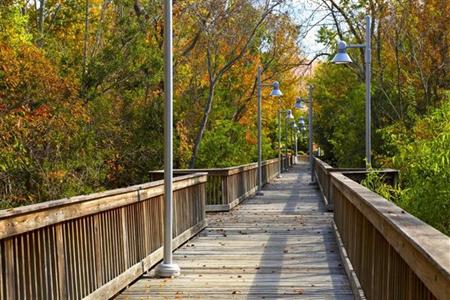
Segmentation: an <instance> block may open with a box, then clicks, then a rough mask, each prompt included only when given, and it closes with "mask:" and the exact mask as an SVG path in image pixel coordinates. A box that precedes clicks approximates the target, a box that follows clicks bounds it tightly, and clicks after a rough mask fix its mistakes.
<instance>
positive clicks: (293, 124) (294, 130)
mask: <svg viewBox="0 0 450 300" xmlns="http://www.w3.org/2000/svg"><path fill="white" fill-rule="evenodd" d="M292 130H293V133H294V143H295V144H294V154H295V157H294V164H297V156H298V145H297V144H298V142H297V135H298V126H297V123H295V122H292Z"/></svg>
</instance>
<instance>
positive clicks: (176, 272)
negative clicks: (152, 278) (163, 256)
mask: <svg viewBox="0 0 450 300" xmlns="http://www.w3.org/2000/svg"><path fill="white" fill-rule="evenodd" d="M180 274H181V270H180V267H179V266H178V265H177V264H165V263H161V264H160V265H159V266H158V268H157V269H156V276H157V277H160V278H172V277H178V276H180Z"/></svg>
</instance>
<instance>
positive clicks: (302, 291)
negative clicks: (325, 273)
mask: <svg viewBox="0 0 450 300" xmlns="http://www.w3.org/2000/svg"><path fill="white" fill-rule="evenodd" d="M294 292H296V293H297V294H299V295H303V293H304V292H305V291H304V290H303V289H295V290H294Z"/></svg>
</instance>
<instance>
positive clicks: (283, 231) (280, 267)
mask: <svg viewBox="0 0 450 300" xmlns="http://www.w3.org/2000/svg"><path fill="white" fill-rule="evenodd" d="M306 169H307V167H306V165H305V164H304V163H302V164H300V165H297V166H295V167H294V168H293V169H291V171H289V172H288V173H285V174H284V176H283V178H281V179H277V180H275V181H274V182H272V183H271V184H269V185H267V186H266V187H265V189H264V196H262V197H256V198H252V199H248V200H246V201H244V202H243V203H242V204H241V205H240V206H238V207H236V208H235V209H234V210H233V211H231V212H228V213H215V214H209V215H208V224H209V226H208V227H207V228H206V229H205V230H203V231H202V232H201V233H200V234H198V235H197V236H196V237H195V238H194V239H192V240H191V241H189V242H188V243H186V244H184V245H183V246H182V247H181V248H180V249H178V250H177V251H175V253H174V261H175V262H176V263H177V264H179V266H180V267H181V270H182V275H181V276H180V277H178V278H172V279H158V278H155V277H154V271H151V272H149V273H148V274H147V275H145V276H142V277H141V278H140V279H139V280H138V281H136V282H135V283H134V284H133V285H131V286H130V287H129V288H128V289H127V290H125V291H123V293H122V294H121V295H119V296H118V297H117V299H121V300H122V299H130V300H133V299H267V298H276V299H353V295H352V290H351V287H350V285H349V282H348V278H347V276H346V274H345V271H344V267H343V266H342V262H341V260H340V256H339V253H338V248H337V244H336V240H335V237H334V234H333V228H332V223H331V219H332V215H331V214H330V213H329V212H327V211H326V209H325V207H324V206H323V204H322V202H321V200H320V196H319V191H318V189H317V188H316V187H315V186H311V185H308V179H309V175H308V174H307V170H306Z"/></svg>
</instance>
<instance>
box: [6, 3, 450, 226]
mask: <svg viewBox="0 0 450 300" xmlns="http://www.w3.org/2000/svg"><path fill="white" fill-rule="evenodd" d="M305 2H307V4H308V5H310V6H311V7H315V8H316V9H315V10H314V11H315V12H320V13H321V15H320V17H317V18H316V19H318V20H319V21H318V22H317V23H315V22H312V21H311V22H310V23H307V24H306V23H305V24H299V22H298V21H297V17H298V12H295V9H294V8H295V7H296V5H298V3H299V1H288V0H285V1H283V0H277V1H268V0H267V1H265V0H264V1H263V0H204V1H194V0H180V1H174V21H175V22H174V25H175V28H174V31H175V32H174V37H175V40H174V42H175V49H174V51H175V57H174V60H175V61H174V64H175V82H174V84H175V85H174V86H175V91H174V92H175V98H174V101H175V103H174V105H175V111H174V120H175V149H174V151H175V153H174V154H175V167H177V168H186V167H224V166H230V165H237V164H242V163H247V162H251V161H255V160H256V150H257V149H256V70H257V67H258V65H261V66H262V67H263V82H264V83H271V82H272V81H274V80H277V81H279V82H280V83H281V89H282V91H283V93H284V97H282V98H280V99H281V102H282V107H283V108H292V106H293V102H294V100H295V99H296V97H297V96H300V95H305V94H306V90H305V89H304V87H305V86H306V84H307V83H312V84H313V85H314V86H315V88H314V99H315V102H314V103H315V106H314V113H315V117H314V128H315V132H314V134H315V136H314V138H315V142H316V144H317V146H320V148H321V149H322V150H324V151H323V153H324V159H325V160H327V161H328V162H329V163H330V164H332V165H335V166H340V167H361V166H364V164H365V163H364V72H363V69H364V65H363V63H362V62H363V52H359V50H357V49H355V50H350V52H349V53H350V55H351V56H352V58H353V60H354V62H355V63H354V64H352V65H350V66H348V67H344V66H338V65H332V64H331V63H329V60H330V59H331V57H332V56H331V55H332V54H333V53H334V52H335V44H336V40H337V39H342V40H346V41H348V42H352V43H361V42H362V41H363V40H364V15H365V14H367V13H369V14H370V15H371V16H372V17H373V26H372V28H373V32H372V45H373V48H372V55H373V72H372V79H373V80H372V87H373V89H372V97H373V108H372V109H373V154H374V167H393V168H397V169H400V171H401V178H400V183H399V186H398V187H394V188H391V189H389V191H388V193H387V194H386V196H387V197H389V198H390V199H391V200H392V201H395V202H396V203H398V204H399V205H400V206H402V207H404V208H405V209H406V210H408V211H410V212H411V213H413V214H415V215H417V216H418V217H420V218H422V219H424V220H425V221H426V222H428V223H430V224H432V225H433V226H435V227H436V228H438V229H439V230H441V231H443V232H446V233H447V234H449V233H450V91H449V84H450V78H449V69H448V65H449V37H450V31H449V23H450V22H449V13H450V4H449V2H448V1H444V0H431V1H425V2H424V1H401V0H395V1H385V0H370V1H348V0H345V1H334V0H321V1H320V0H313V1H305ZM162 3H163V2H162V1H158V0H73V1H60V0H5V1H2V2H1V3H0V177H1V180H0V197H1V198H0V207H2V208H7V207H12V206H19V205H25V204H30V203H35V202H40V201H46V200H51V199H57V198H62V197H65V196H73V195H77V194H84V193H89V192H92V191H97V190H104V189H110V188H115V187H121V186H128V185H131V184H134V183H140V182H145V181H147V180H148V171H150V170H155V169H160V168H161V167H162V164H163V161H162V157H163V125H164V124H163V111H164V107H163V69H162V63H163V53H162V47H163V45H162V43H163V29H164V28H163V19H162ZM313 13H314V12H313ZM304 14H307V13H306V12H304ZM313 27H319V28H320V29H319V30H318V34H317V40H318V42H319V43H321V44H323V45H324V47H325V50H324V51H323V52H321V53H317V57H319V55H320V58H319V59H315V58H316V56H315V55H313V57H312V58H306V55H305V54H303V53H302V46H304V41H303V40H302V39H303V37H304V36H305V34H306V33H307V32H308V31H310V30H311V28H313ZM327 54H329V55H327ZM311 60H314V63H313V65H314V68H313V72H311V73H309V72H305V68H306V67H307V65H308V64H310V62H311ZM306 73H308V76H306V75H305V74H306ZM269 93H270V88H267V89H264V90H263V100H264V101H263V111H264V117H263V127H264V128H263V158H265V159H266V158H271V157H274V156H275V155H276V151H277V131H276V113H277V109H278V101H279V99H275V98H270V97H269ZM295 115H296V118H298V117H299V116H300V115H304V116H305V117H306V111H295ZM305 137H306V135H303V136H300V138H299V143H300V146H301V147H300V148H301V149H305V145H306V139H305ZM379 188H380V187H379Z"/></svg>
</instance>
